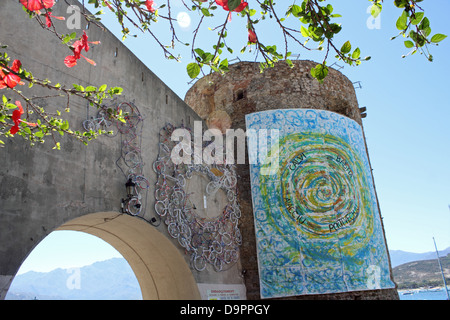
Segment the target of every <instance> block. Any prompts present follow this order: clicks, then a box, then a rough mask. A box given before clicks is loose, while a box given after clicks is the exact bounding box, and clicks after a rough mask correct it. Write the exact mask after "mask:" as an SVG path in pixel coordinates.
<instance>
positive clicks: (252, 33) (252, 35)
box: [248, 29, 258, 43]
mask: <svg viewBox="0 0 450 320" xmlns="http://www.w3.org/2000/svg"><path fill="white" fill-rule="evenodd" d="M257 40H258V38H257V37H256V33H255V31H253V29H248V42H250V43H256V41H257Z"/></svg>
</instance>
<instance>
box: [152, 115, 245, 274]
mask: <svg viewBox="0 0 450 320" xmlns="http://www.w3.org/2000/svg"><path fill="white" fill-rule="evenodd" d="M175 129H177V128H175V127H174V126H172V125H170V124H167V125H166V126H165V127H164V128H162V129H161V131H160V143H159V153H158V157H157V159H156V160H155V162H154V163H153V170H154V171H155V172H156V174H157V181H156V185H155V200H156V201H155V212H156V213H157V214H158V215H159V216H160V217H161V218H162V219H163V221H164V222H165V224H166V225H167V230H168V233H169V235H170V236H171V237H173V238H176V239H177V240H178V243H179V244H180V245H181V246H182V247H184V248H185V250H186V252H187V253H188V254H189V255H190V257H191V265H192V267H193V268H194V269H196V270H197V271H202V270H205V268H206V267H207V266H208V265H210V266H211V267H212V268H213V269H214V270H215V271H222V270H225V269H226V268H227V267H229V266H231V265H233V264H234V263H235V262H237V260H238V258H239V246H240V245H241V242H242V238H241V233H240V231H239V228H238V222H239V218H240V216H241V213H240V209H239V205H238V202H237V197H236V190H237V189H236V181H237V179H236V173H235V169H234V166H232V165H213V166H211V165H206V164H194V163H195V162H196V161H194V158H193V154H192V155H191V156H192V158H191V160H192V161H191V163H189V164H184V163H183V164H179V165H175V164H174V163H173V162H172V160H171V152H172V150H173V148H174V147H175V146H176V145H177V143H178V142H174V141H172V140H171V135H172V133H173V131H174V130H175ZM180 129H185V130H186V132H187V133H188V135H189V136H190V130H189V129H188V128H183V127H180ZM188 139H189V141H191V142H192V143H193V140H192V139H191V137H189V138H188ZM191 146H193V144H192V145H191ZM195 175H201V176H202V177H205V178H206V179H208V180H209V183H208V184H207V185H206V186H207V187H208V188H206V187H205V190H202V191H201V192H202V193H203V196H204V197H206V196H209V195H212V194H214V193H215V192H218V190H222V191H223V192H224V194H225V195H226V200H227V202H226V205H225V206H224V208H221V209H220V214H219V215H217V216H215V217H205V216H201V215H199V214H198V213H197V212H198V208H197V207H198V206H199V205H202V204H197V207H196V205H195V204H193V203H192V202H191V199H190V194H189V192H187V191H188V190H187V181H189V180H190V179H192V178H193V176H195ZM204 199H206V198H204ZM205 201H206V200H205Z"/></svg>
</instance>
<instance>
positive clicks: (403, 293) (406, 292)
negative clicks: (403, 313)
mask: <svg viewBox="0 0 450 320" xmlns="http://www.w3.org/2000/svg"><path fill="white" fill-rule="evenodd" d="M410 294H414V291H411V290H408V291H403V292H402V295H403V296H407V295H410Z"/></svg>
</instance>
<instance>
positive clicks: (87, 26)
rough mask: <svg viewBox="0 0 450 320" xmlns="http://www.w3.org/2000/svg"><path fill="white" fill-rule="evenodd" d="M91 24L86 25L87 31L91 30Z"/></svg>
mask: <svg viewBox="0 0 450 320" xmlns="http://www.w3.org/2000/svg"><path fill="white" fill-rule="evenodd" d="M90 25H91V24H90V23H89V22H88V24H87V25H86V30H89V26H90Z"/></svg>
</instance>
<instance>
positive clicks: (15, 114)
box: [9, 101, 37, 135]
mask: <svg viewBox="0 0 450 320" xmlns="http://www.w3.org/2000/svg"><path fill="white" fill-rule="evenodd" d="M16 106H17V108H18V109H16V110H14V111H13V114H12V117H11V118H12V120H13V122H14V125H13V126H12V127H11V129H9V133H11V134H12V135H14V134H16V133H17V132H18V131H19V123H21V122H23V123H26V124H27V125H29V126H32V127H35V126H36V125H37V124H36V123H32V122H27V121H24V120H22V119H20V117H21V116H22V114H23V113H24V112H23V107H22V104H21V103H20V101H16Z"/></svg>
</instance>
